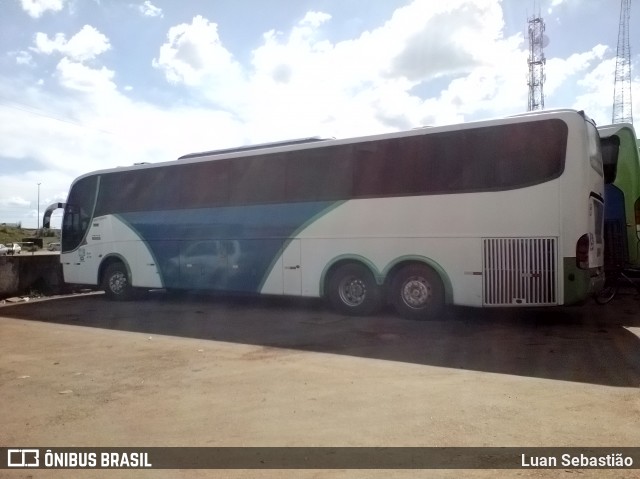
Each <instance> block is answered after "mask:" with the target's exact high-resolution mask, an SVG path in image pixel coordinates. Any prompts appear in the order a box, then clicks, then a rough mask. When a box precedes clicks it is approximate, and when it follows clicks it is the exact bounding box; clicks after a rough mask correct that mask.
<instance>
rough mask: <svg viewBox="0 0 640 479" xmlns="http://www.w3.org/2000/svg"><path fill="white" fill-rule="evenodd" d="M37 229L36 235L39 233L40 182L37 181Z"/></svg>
mask: <svg viewBox="0 0 640 479" xmlns="http://www.w3.org/2000/svg"><path fill="white" fill-rule="evenodd" d="M37 219H38V229H37V230H36V235H38V236H39V235H40V183H38V218H37Z"/></svg>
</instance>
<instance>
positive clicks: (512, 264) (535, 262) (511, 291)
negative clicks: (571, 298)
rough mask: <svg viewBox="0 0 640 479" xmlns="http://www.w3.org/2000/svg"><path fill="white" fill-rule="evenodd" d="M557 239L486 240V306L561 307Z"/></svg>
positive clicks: (484, 247)
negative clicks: (558, 289) (553, 305)
mask: <svg viewBox="0 0 640 479" xmlns="http://www.w3.org/2000/svg"><path fill="white" fill-rule="evenodd" d="M557 257H558V256H557V239H556V238H484V239H483V278H484V288H483V290H484V291H483V304H484V305H485V306H507V305H508V306H518V305H523V306H531V305H552V304H557V303H558V299H557V294H556V290H557V263H558V260H557Z"/></svg>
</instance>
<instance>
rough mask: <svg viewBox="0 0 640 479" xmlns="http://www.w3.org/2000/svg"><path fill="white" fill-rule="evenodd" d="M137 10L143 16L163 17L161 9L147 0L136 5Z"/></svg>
mask: <svg viewBox="0 0 640 479" xmlns="http://www.w3.org/2000/svg"><path fill="white" fill-rule="evenodd" d="M138 10H139V11H140V13H142V14H143V15H144V16H145V17H161V18H162V17H163V16H164V15H163V13H162V9H161V8H159V7H156V6H155V5H153V4H152V3H151V2H150V1H149V0H146V1H145V2H144V3H143V4H142V5H139V6H138Z"/></svg>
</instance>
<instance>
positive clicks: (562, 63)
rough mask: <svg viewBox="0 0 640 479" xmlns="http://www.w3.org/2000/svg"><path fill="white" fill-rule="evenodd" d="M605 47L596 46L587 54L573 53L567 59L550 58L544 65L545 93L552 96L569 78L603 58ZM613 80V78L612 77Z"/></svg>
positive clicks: (607, 48) (586, 69)
mask: <svg viewBox="0 0 640 479" xmlns="http://www.w3.org/2000/svg"><path fill="white" fill-rule="evenodd" d="M608 50H609V47H607V46H606V45H596V46H595V47H593V48H592V49H591V50H589V51H588V52H584V53H574V54H573V55H571V56H570V57H568V58H566V59H565V58H551V59H549V60H548V61H547V64H546V69H545V71H546V82H545V92H546V93H547V94H549V95H552V94H553V93H554V92H555V91H556V90H557V89H558V88H559V87H560V86H561V85H563V84H565V82H566V81H567V79H568V78H569V77H571V76H574V75H578V74H583V73H584V72H585V71H588V70H589V69H590V68H591V66H592V65H593V64H594V63H595V62H598V61H601V60H602V59H603V58H604V55H605V54H606V53H607V51H608ZM612 78H613V77H612Z"/></svg>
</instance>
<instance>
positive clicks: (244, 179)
mask: <svg viewBox="0 0 640 479" xmlns="http://www.w3.org/2000/svg"><path fill="white" fill-rule="evenodd" d="M230 165H231V197H230V202H231V204H235V205H241V204H252V203H278V202H282V201H284V199H285V173H286V166H287V165H286V157H285V156H284V155H282V154H272V155H265V156H260V157H249V158H236V159H233V160H232V161H231V162H230Z"/></svg>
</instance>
